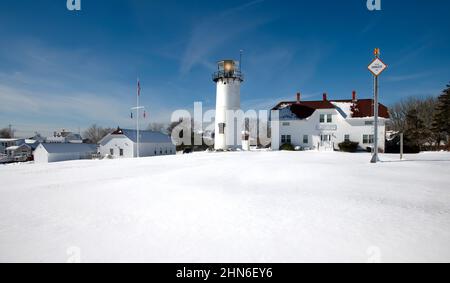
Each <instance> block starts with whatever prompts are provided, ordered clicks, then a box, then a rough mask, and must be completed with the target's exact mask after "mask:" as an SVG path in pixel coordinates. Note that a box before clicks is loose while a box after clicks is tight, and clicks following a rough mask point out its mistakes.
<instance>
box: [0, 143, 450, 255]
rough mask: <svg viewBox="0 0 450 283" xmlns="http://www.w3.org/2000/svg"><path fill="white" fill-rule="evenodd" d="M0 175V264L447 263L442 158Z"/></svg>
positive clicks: (80, 168)
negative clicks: (119, 262)
mask: <svg viewBox="0 0 450 283" xmlns="http://www.w3.org/2000/svg"><path fill="white" fill-rule="evenodd" d="M382 159H383V160H384V161H385V162H383V163H379V164H376V165H373V164H369V163H368V161H369V160H370V156H369V155H368V154H344V153H333V152H330V153H317V152H292V153H291V152H247V153H244V152H240V153H239V152H238V153H200V154H194V155H184V156H166V157H156V158H143V159H140V160H105V161H74V162H65V163H56V164H49V165H34V164H24V165H6V166H0V262H10V261H13V262H24V261H25V262H66V261H77V260H81V261H83V262H105V261H106V262H116V261H122V262H129V261H131V262H141V261H146V262H310V261H313V262H336V261H337V262H348V261H352V262H353V261H356V262H368V261H369V262H377V261H382V262H398V261H407V262H411V261H420V262H440V261H444V262H449V261H450V154H448V153H425V154H420V155H411V156H407V157H406V159H407V160H406V161H403V162H400V161H399V160H398V156H389V155H383V156H382Z"/></svg>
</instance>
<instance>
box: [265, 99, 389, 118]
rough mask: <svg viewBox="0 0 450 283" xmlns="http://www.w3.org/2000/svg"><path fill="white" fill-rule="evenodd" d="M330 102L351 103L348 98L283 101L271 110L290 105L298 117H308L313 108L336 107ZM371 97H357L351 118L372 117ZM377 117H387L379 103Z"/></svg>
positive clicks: (386, 110) (385, 110)
mask: <svg viewBox="0 0 450 283" xmlns="http://www.w3.org/2000/svg"><path fill="white" fill-rule="evenodd" d="M332 102H345V103H352V102H353V101H352V100H351V99H349V100H320V101H300V102H297V101H285V102H280V103H278V104H277V106H275V107H274V108H273V109H272V110H280V109H282V108H285V107H288V106H289V107H291V111H292V113H294V114H296V115H297V116H298V117H299V118H300V119H305V118H307V117H310V116H311V115H312V113H314V111H315V110H319V109H336V107H335V106H334V105H333V104H332ZM373 104H374V101H373V99H358V100H357V101H356V104H355V110H356V111H355V112H354V113H353V115H352V118H366V117H373ZM378 112H379V117H381V118H386V119H389V118H390V116H389V110H388V108H387V107H386V106H384V105H383V104H381V103H380V105H379V109H378Z"/></svg>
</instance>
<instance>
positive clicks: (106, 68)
mask: <svg viewBox="0 0 450 283" xmlns="http://www.w3.org/2000/svg"><path fill="white" fill-rule="evenodd" d="M0 5H1V9H0V43H1V44H0V127H4V126H7V125H8V124H10V123H11V124H12V125H13V127H14V128H15V129H16V130H17V131H18V135H29V134H30V133H31V132H32V131H34V130H37V131H40V132H42V133H44V134H48V133H50V132H52V131H53V130H57V129H61V128H65V129H69V130H73V131H78V128H80V129H81V131H82V130H83V129H85V128H86V127H87V126H89V125H90V124H93V123H97V124H99V125H102V126H111V127H115V126H118V125H120V126H122V127H131V126H132V125H133V121H131V120H130V118H129V115H130V111H129V109H130V107H132V106H133V104H134V103H135V96H134V94H135V89H136V86H135V84H136V77H137V76H139V77H140V78H141V83H142V104H144V105H145V106H146V107H147V109H149V112H150V119H147V122H148V123H150V122H155V121H161V122H166V121H168V120H169V119H170V115H171V113H172V111H174V110H177V109H191V108H192V107H193V103H194V101H202V102H203V103H204V107H205V108H207V109H208V108H214V103H215V86H214V83H213V82H212V81H211V73H212V72H213V71H214V69H215V64H216V61H218V60H219V59H224V58H236V59H238V57H239V50H240V49H243V50H245V54H244V61H243V70H244V72H245V74H246V81H245V84H244V85H243V87H242V105H243V108H245V109H268V108H270V107H271V106H273V105H275V104H276V103H277V102H278V101H280V100H285V99H294V98H295V93H296V92H297V91H301V92H302V93H303V97H304V98H305V99H320V98H321V94H322V93H323V92H327V93H328V94H329V96H330V97H331V98H334V99H338V98H349V97H350V96H351V92H352V90H356V91H357V92H358V95H359V96H360V97H364V98H369V97H370V96H371V93H372V78H371V75H370V73H369V72H368V70H367V65H368V63H370V61H371V59H372V50H373V48H374V47H379V48H381V50H382V58H383V60H384V61H385V62H386V63H387V64H388V65H389V69H388V70H387V71H386V73H384V74H383V75H382V77H381V89H380V92H381V93H380V94H381V100H382V102H383V103H384V104H387V105H390V104H392V103H394V102H396V101H398V100H400V99H402V98H405V97H408V96H428V95H438V94H439V92H440V91H441V90H442V89H443V88H444V86H445V85H446V84H447V83H448V82H449V81H450V67H449V66H450V25H449V24H448V14H449V12H450V1H448V0H433V1H420V0H417V1H407V0H395V1H394V0H382V11H376V12H370V11H368V10H367V8H366V0H345V1H344V0H341V1H337V0H335V1H331V0H322V1H312V0H308V1H306V0H302V1H300V0H299V1H287V0H285V1H280V0H256V1H252V0H242V1H237V0H228V1H218V0H190V1H185V0H177V1H175V0H164V1H159V0H134V1H126V0H110V1H106V0H82V11H80V12H71V11H68V10H67V9H66V0H41V1H31V0H1V1H0Z"/></svg>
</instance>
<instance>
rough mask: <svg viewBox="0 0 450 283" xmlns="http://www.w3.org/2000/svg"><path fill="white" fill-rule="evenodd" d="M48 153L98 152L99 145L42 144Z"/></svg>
mask: <svg viewBox="0 0 450 283" xmlns="http://www.w3.org/2000/svg"><path fill="white" fill-rule="evenodd" d="M41 145H42V147H44V148H45V150H46V151H47V152H48V153H86V152H96V151H97V145H95V144H87V143H42V144H41Z"/></svg>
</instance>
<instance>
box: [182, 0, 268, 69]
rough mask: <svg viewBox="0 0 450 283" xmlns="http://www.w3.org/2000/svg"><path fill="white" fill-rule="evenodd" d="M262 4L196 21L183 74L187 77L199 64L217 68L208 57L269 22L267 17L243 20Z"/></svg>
mask: <svg viewBox="0 0 450 283" xmlns="http://www.w3.org/2000/svg"><path fill="white" fill-rule="evenodd" d="M262 2H264V1H263V0H256V1H252V2H249V3H246V4H244V5H241V6H238V7H234V8H231V9H229V10H226V11H224V12H222V13H220V14H218V15H214V16H213V17H208V18H206V19H204V20H201V21H199V22H197V23H196V24H195V26H194V27H193V28H192V31H191V35H190V38H189V41H188V44H187V47H186V49H185V52H184V55H183V58H182V60H181V67H180V71H181V73H182V74H186V73H187V72H189V71H190V70H191V69H192V68H193V67H194V66H196V65H203V66H205V67H207V68H210V69H214V65H212V64H211V63H209V60H208V56H209V55H211V54H212V53H213V51H214V50H215V49H217V48H219V47H220V46H223V45H225V44H226V43H227V42H230V41H231V40H232V39H234V38H236V37H238V36H240V35H242V34H244V33H246V32H248V31H251V30H253V29H256V28H258V27H259V26H261V25H264V24H265V23H267V22H268V21H269V20H268V19H267V18H246V17H240V16H242V14H241V13H242V12H243V11H244V10H246V9H249V8H250V7H253V6H255V5H258V4H261V3H262Z"/></svg>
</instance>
